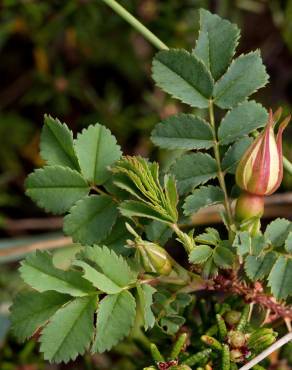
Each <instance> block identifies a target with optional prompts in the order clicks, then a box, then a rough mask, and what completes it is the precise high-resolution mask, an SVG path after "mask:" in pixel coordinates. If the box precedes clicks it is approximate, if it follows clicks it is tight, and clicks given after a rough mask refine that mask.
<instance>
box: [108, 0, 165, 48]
mask: <svg viewBox="0 0 292 370" xmlns="http://www.w3.org/2000/svg"><path fill="white" fill-rule="evenodd" d="M102 1H103V2H104V3H105V4H107V5H108V6H109V7H110V8H112V9H113V11H115V12H116V13H117V14H118V15H119V16H120V17H122V18H123V19H124V20H125V21H126V22H128V23H129V24H130V25H131V26H132V27H133V28H135V30H137V31H138V32H139V33H140V34H141V35H143V36H144V37H145V39H147V40H148V41H149V42H150V43H151V44H152V45H154V46H155V47H156V48H157V49H159V50H168V47H167V46H166V45H165V44H164V43H163V42H162V41H161V40H159V38H158V37H157V36H155V35H154V33H152V32H151V31H150V30H149V29H148V28H146V27H145V26H144V25H143V24H142V23H141V22H140V21H138V19H136V18H135V17H134V16H133V15H132V14H131V13H129V12H128V11H127V10H126V9H125V8H124V7H122V6H121V5H120V4H119V3H117V2H116V1H115V0H102Z"/></svg>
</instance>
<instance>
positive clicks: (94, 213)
mask: <svg viewBox="0 0 292 370" xmlns="http://www.w3.org/2000/svg"><path fill="white" fill-rule="evenodd" d="M117 217H118V209H117V206H116V204H115V203H114V201H113V200H112V198H111V197H109V196H107V195H90V196H88V197H86V198H84V199H81V200H80V201H79V202H77V203H76V204H75V206H74V207H73V208H72V209H71V210H70V213H69V214H68V215H67V216H66V217H65V218H64V232H65V234H66V235H70V236H72V239H73V241H74V242H79V243H82V244H94V243H95V242H99V241H101V240H103V239H104V238H106V237H107V236H108V235H109V233H110V231H111V229H112V227H113V225H114V223H115V222H116V219H117Z"/></svg>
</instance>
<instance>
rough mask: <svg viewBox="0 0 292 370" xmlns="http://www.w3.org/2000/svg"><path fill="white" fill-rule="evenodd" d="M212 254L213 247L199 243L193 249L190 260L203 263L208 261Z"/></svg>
mask: <svg viewBox="0 0 292 370" xmlns="http://www.w3.org/2000/svg"><path fill="white" fill-rule="evenodd" d="M212 254H213V249H212V248H211V247H209V246H208V245H198V246H196V247H194V249H193V250H192V251H191V253H190V255H189V261H190V262H191V263H194V264H201V263H204V262H206V261H207V259H208V258H209V257H211V256H212Z"/></svg>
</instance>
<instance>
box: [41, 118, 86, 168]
mask: <svg viewBox="0 0 292 370" xmlns="http://www.w3.org/2000/svg"><path fill="white" fill-rule="evenodd" d="M40 152H41V157H42V158H43V159H44V160H45V161H46V162H47V163H48V164H49V165H60V166H64V167H70V168H72V169H73V170H79V164H78V159H77V157H76V154H75V151H74V146H73V134H72V131H70V130H69V128H68V126H67V125H66V124H65V123H61V122H60V121H59V120H58V119H56V118H52V117H51V116H48V115H45V124H44V126H43V129H42V134H41V140H40Z"/></svg>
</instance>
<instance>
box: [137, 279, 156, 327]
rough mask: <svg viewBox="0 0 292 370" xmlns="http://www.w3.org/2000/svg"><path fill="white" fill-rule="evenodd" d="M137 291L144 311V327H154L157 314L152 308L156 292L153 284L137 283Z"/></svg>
mask: <svg viewBox="0 0 292 370" xmlns="http://www.w3.org/2000/svg"><path fill="white" fill-rule="evenodd" d="M137 292H138V298H139V305H140V308H141V310H142V313H143V320H144V329H145V330H148V329H150V328H153V326H154V324H155V316H154V314H153V312H152V310H151V305H152V303H153V294H154V293H155V292H156V289H154V288H153V287H152V286H151V285H148V284H142V285H137Z"/></svg>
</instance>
